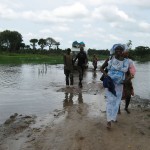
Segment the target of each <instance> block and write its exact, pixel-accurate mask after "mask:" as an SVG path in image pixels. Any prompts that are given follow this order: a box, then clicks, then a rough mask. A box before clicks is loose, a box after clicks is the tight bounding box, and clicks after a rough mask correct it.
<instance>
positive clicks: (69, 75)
mask: <svg viewBox="0 0 150 150" xmlns="http://www.w3.org/2000/svg"><path fill="white" fill-rule="evenodd" d="M70 52H71V49H70V48H68V49H67V53H66V54H65V55H64V74H65V75H66V86H67V87H69V85H71V86H73V57H72V55H71V53H70Z"/></svg>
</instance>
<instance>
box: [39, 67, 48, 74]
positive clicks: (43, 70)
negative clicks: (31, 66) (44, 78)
mask: <svg viewBox="0 0 150 150" xmlns="http://www.w3.org/2000/svg"><path fill="white" fill-rule="evenodd" d="M47 66H48V65H47V64H44V65H42V67H39V68H38V76H40V75H44V74H47Z"/></svg>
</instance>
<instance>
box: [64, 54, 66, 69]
mask: <svg viewBox="0 0 150 150" xmlns="http://www.w3.org/2000/svg"><path fill="white" fill-rule="evenodd" d="M64 66H66V55H64Z"/></svg>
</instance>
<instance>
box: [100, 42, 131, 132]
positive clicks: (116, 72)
mask: <svg viewBox="0 0 150 150" xmlns="http://www.w3.org/2000/svg"><path fill="white" fill-rule="evenodd" d="M124 50H125V47H124V45H122V44H115V45H113V47H112V49H111V54H112V53H114V56H113V57H112V58H111V59H110V60H109V61H108V66H107V69H108V73H106V72H105V70H104V69H103V68H105V66H104V65H106V63H104V64H103V65H102V67H101V68H100V70H101V72H102V73H103V74H104V76H105V77H107V76H109V77H110V78H111V79H112V81H113V83H114V88H115V94H114V93H112V92H111V91H110V90H109V89H108V88H106V89H105V92H106V94H105V95H106V100H107V102H106V114H107V128H108V129H110V128H111V121H115V122H116V121H117V113H118V109H119V105H120V103H121V98H122V91H123V80H124V79H125V73H126V72H127V70H128V67H129V61H128V59H125V58H124V57H122V52H123V51H124ZM105 77H104V78H105Z"/></svg>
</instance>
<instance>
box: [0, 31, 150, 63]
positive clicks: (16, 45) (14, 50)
mask: <svg viewBox="0 0 150 150" xmlns="http://www.w3.org/2000/svg"><path fill="white" fill-rule="evenodd" d="M129 41H130V44H131V42H132V41H131V40H129ZM29 42H30V45H26V44H25V43H23V38H22V35H21V34H20V33H19V32H17V31H9V30H5V31H3V32H0V64H22V63H36V64H39V63H47V64H61V63H63V54H64V53H65V50H62V49H59V45H60V43H59V42H57V41H56V40H55V39H53V38H52V37H48V38H46V39H43V38H40V39H36V38H34V39H30V41H29ZM37 46H38V47H39V48H37ZM45 47H48V50H47V49H45ZM94 54H95V55H97V57H98V59H99V60H105V59H106V58H108V57H109V50H96V49H90V48H89V49H88V57H89V60H92V57H93V55H94ZM129 55H130V57H131V59H133V60H136V61H140V62H145V61H150V48H149V47H147V46H138V47H136V48H135V49H132V50H131V49H130V51H129Z"/></svg>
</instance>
